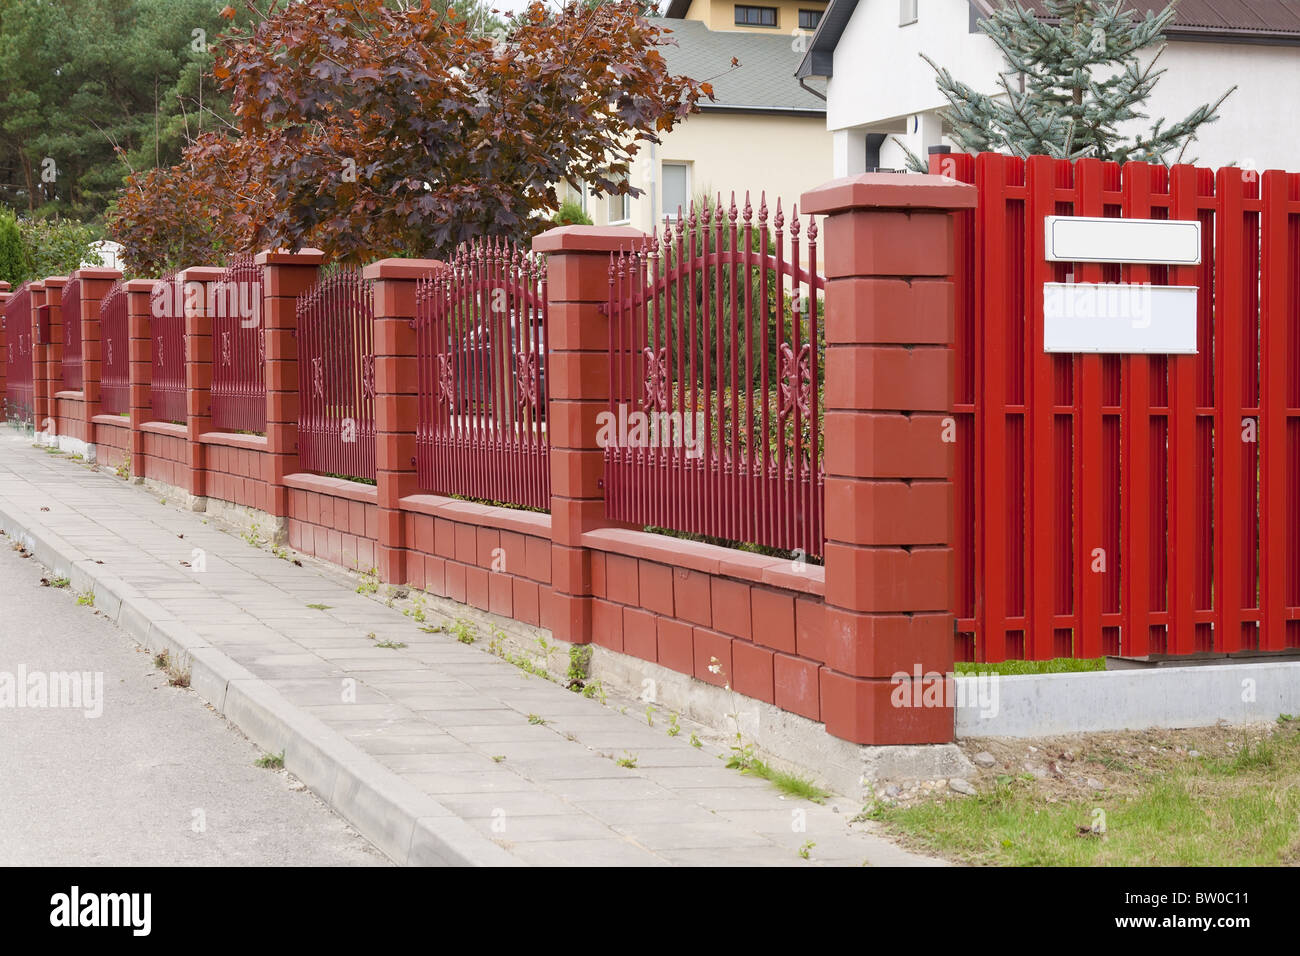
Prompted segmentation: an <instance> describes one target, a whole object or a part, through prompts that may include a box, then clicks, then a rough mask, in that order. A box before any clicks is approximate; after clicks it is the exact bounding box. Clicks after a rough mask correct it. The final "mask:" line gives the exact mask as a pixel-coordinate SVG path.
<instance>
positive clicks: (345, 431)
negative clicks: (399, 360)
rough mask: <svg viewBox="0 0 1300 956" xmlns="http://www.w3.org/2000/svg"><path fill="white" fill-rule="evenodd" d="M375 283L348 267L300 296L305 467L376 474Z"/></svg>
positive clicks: (327, 471)
mask: <svg viewBox="0 0 1300 956" xmlns="http://www.w3.org/2000/svg"><path fill="white" fill-rule="evenodd" d="M374 323H375V299H374V285H373V283H371V282H368V281H366V280H365V279H363V278H362V277H361V273H360V272H353V271H343V272H337V273H335V274H334V275H332V276H329V277H328V278H326V279H324V280H322V281H321V282H318V283H317V284H316V285H315V286H314V287H312V288H311V289H310V290H309V291H307V292H306V293H304V294H303V295H302V296H300V297H299V299H298V395H299V402H300V405H299V412H298V450H299V454H300V455H301V458H302V466H303V468H305V469H306V470H308V471H316V472H322V473H324V474H330V475H341V476H346V477H350V478H364V479H367V480H370V481H374V480H375V338H374V327H375V325H374Z"/></svg>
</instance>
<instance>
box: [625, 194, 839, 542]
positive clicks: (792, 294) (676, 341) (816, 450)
mask: <svg viewBox="0 0 1300 956" xmlns="http://www.w3.org/2000/svg"><path fill="white" fill-rule="evenodd" d="M738 219H739V222H738ZM767 223H768V208H767V201H766V197H763V199H762V200H761V202H760V205H759V209H758V217H757V221H755V218H754V215H753V209H752V207H751V205H750V201H749V197H748V196H746V198H745V206H744V209H743V210H742V211H739V212H738V210H737V208H736V202H735V198H734V197H733V198H732V201H731V207H730V209H729V210H727V211H724V210H723V208H722V202H721V199H719V201H718V203H717V206H716V207H711V205H710V204H709V203H705V207H704V208H703V209H701V210H696V209H695V208H694V206H692V208H691V210H690V214H689V215H688V216H687V217H686V218H685V219H684V220H683V219H682V218H681V216H680V215H679V216H678V220H677V226H676V228H675V229H674V228H673V225H672V223H671V222H669V223H667V224H666V225H665V229H664V233H663V236H662V238H661V239H658V238H657V239H656V240H655V241H654V242H649V243H647V244H646V245H645V246H644V247H643V248H641V249H639V250H636V251H633V252H630V253H616V254H614V255H613V256H612V257H611V259H610V266H609V268H610V293H609V305H608V307H607V312H608V315H609V316H610V351H609V363H610V407H609V414H610V416H611V417H610V423H611V426H612V427H611V428H610V430H609V433H608V435H607V437H608V439H609V440H608V441H607V442H606V443H605V446H604V447H605V507H606V513H607V514H608V516H609V517H610V518H613V519H615V520H619V521H630V522H633V523H635V524H639V525H648V526H655V527H662V528H671V529H674V530H677V531H685V532H688V533H696V534H702V535H709V536H713V537H718V538H725V539H729V540H733V541H742V542H752V543H756V544H762V545H768V546H771V547H777V548H787V549H799V550H802V551H803V552H804V553H805V554H809V555H820V554H821V553H822V550H823V541H824V537H825V517H824V510H825V509H824V495H823V474H822V460H821V452H822V434H821V433H822V401H821V390H822V385H823V382H824V376H823V372H822V367H823V357H824V342H823V340H822V334H821V321H820V312H821V302H822V277H821V276H819V275H818V274H817V224H816V222H815V221H814V220H812V219H809V222H808V227H807V238H806V240H804V239H802V238H801V237H800V224H799V211H798V207H795V209H794V211H793V214H792V215H791V217H790V222H789V240H788V243H787V240H786V237H785V229H786V222H785V216H784V214H783V212H782V211H781V204H780V202H779V201H778V203H777V206H776V214H775V216H774V218H773V220H772V225H773V227H774V232H775V235H774V236H773V234H772V233H770V232H769V230H768V224H767ZM805 260H806V265H803V264H801V263H802V262H804V261H805ZM625 423H626V424H625ZM638 424H640V425H644V426H645V427H644V428H643V429H642V431H641V432H638V431H637V425H638Z"/></svg>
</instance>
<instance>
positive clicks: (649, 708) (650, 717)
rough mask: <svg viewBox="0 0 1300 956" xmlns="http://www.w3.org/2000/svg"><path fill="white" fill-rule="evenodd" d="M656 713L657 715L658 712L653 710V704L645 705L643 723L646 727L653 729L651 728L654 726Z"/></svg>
mask: <svg viewBox="0 0 1300 956" xmlns="http://www.w3.org/2000/svg"><path fill="white" fill-rule="evenodd" d="M657 713H659V711H657V710H655V707H654V704H647V705H646V708H645V722H646V726H648V727H653V726H654V725H655V714H657Z"/></svg>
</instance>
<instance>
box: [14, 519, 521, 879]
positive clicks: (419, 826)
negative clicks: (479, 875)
mask: <svg viewBox="0 0 1300 956" xmlns="http://www.w3.org/2000/svg"><path fill="white" fill-rule="evenodd" d="M0 529H3V530H4V532H5V533H6V534H8V535H9V537H10V538H12V539H13V540H15V541H18V542H20V543H22V544H23V545H24V546H25V547H26V548H27V550H28V551H30V552H32V554H33V556H34V557H35V558H36V560H37V561H39V562H40V563H41V564H43V565H45V567H47V568H49V569H50V571H51V572H52V573H53V574H55V575H57V576H61V577H67V578H68V580H69V587H70V588H71V589H72V590H74V591H77V592H80V593H85V592H88V591H93V592H94V596H95V599H94V607H95V609H96V610H98V611H100V612H101V613H102V614H104V616H105V617H107V618H108V619H109V620H111V621H113V622H114V623H116V624H117V625H118V626H119V627H121V628H122V629H123V630H124V631H126V632H127V633H128V634H130V635H131V636H132V637H134V638H135V639H136V640H137V641H139V642H140V643H141V644H142V645H143V646H144V647H145V648H147V649H148V650H149V652H150V653H151V654H159V653H161V652H162V651H164V650H166V651H167V654H168V657H169V658H170V659H171V660H172V661H173V662H174V663H175V665H176V666H177V667H178V668H179V669H180V670H182V671H188V672H189V674H190V687H191V688H192V689H193V690H194V691H196V692H197V693H198V694H199V696H200V697H202V698H204V699H205V700H207V701H208V702H209V703H210V704H211V705H212V706H213V708H215V709H216V711H217V712H218V713H220V714H222V715H223V716H224V717H226V719H228V720H229V721H230V722H231V723H233V724H234V725H235V726H236V727H238V728H239V729H240V730H241V731H243V732H244V733H245V734H247V735H248V737H249V738H250V739H252V740H253V741H254V742H255V743H256V744H257V745H258V746H259V747H261V748H262V749H263V750H265V751H266V752H267V753H280V752H283V753H284V765H285V768H286V769H287V770H288V771H289V772H290V773H292V774H294V775H295V776H296V777H298V778H299V779H300V780H302V781H303V783H305V784H306V785H307V786H308V787H310V788H311V790H312V791H313V792H314V793H315V794H316V795H317V796H319V797H320V798H321V799H322V800H324V801H325V802H326V803H327V804H329V806H330V807H331V808H333V809H334V810H335V811H336V812H337V813H338V814H339V815H340V816H342V817H343V818H344V819H345V820H347V821H348V822H349V823H351V824H352V825H353V826H354V827H356V828H357V830H358V831H359V832H360V833H361V834H362V835H363V836H364V837H366V839H368V840H370V841H371V842H372V843H374V844H375V846H377V847H378V848H379V849H380V850H382V851H383V852H384V853H385V854H387V855H388V856H389V857H390V858H391V859H392V860H393V861H394V862H396V863H398V864H402V865H409V866H523V865H524V864H523V863H522V861H520V860H518V859H517V858H516V857H514V856H512V855H510V854H509V853H507V852H506V851H505V850H503V849H502V848H501V847H499V846H498V845H497V844H495V843H493V842H492V841H491V840H490V839H488V838H487V837H486V836H483V835H482V834H480V833H479V832H478V831H477V830H475V829H474V828H473V827H472V826H470V825H469V824H468V823H466V822H465V821H464V820H462V819H460V818H459V817H458V816H456V815H455V814H454V813H452V811H451V810H449V809H447V808H446V807H445V806H443V805H442V804H441V803H439V802H438V801H437V800H435V799H433V798H432V797H430V796H429V795H428V794H425V793H423V792H421V791H420V790H418V789H417V788H416V787H414V786H412V785H411V784H410V783H408V782H407V781H405V780H403V779H402V777H401V776H400V775H398V774H397V773H394V772H393V771H392V770H389V769H388V768H387V767H385V766H384V765H383V764H381V763H380V762H379V761H377V760H376V759H375V758H374V757H372V756H370V755H369V754H367V753H366V752H365V751H363V750H362V749H361V748H360V747H358V746H356V745H355V744H353V743H350V742H349V741H348V740H347V739H346V738H345V737H343V736H342V735H341V734H339V733H337V732H336V731H333V730H331V729H330V728H329V727H327V726H326V725H325V724H324V723H322V722H321V721H320V720H318V719H317V718H315V717H313V716H311V715H310V714H308V713H305V712H304V711H301V710H299V709H298V708H297V707H295V706H293V705H292V704H290V703H289V702H288V701H287V700H285V699H284V698H283V697H282V696H281V695H280V694H279V692H278V691H276V690H275V689H274V688H272V687H270V686H269V685H268V684H267V683H266V682H265V681H263V680H261V679H260V678H258V677H255V676H254V675H253V674H252V673H250V672H249V671H248V670H247V669H246V668H244V667H243V666H241V665H240V664H238V663H236V662H235V661H234V660H232V659H231V658H229V657H227V656H226V654H224V653H223V652H222V651H221V650H220V649H219V648H216V647H213V646H211V645H209V644H208V643H207V642H206V641H205V640H204V639H203V638H202V637H201V636H200V635H199V634H198V633H196V632H195V631H194V630H193V629H191V628H189V627H187V626H186V625H185V624H184V622H182V621H180V620H179V619H177V618H176V617H174V616H173V615H171V614H169V613H168V612H167V611H165V610H164V609H163V608H162V607H161V606H160V605H158V604H157V603H155V602H154V601H151V600H150V599H149V598H147V597H145V596H144V595H143V594H141V593H140V592H139V591H138V590H137V589H136V588H135V587H134V586H133V585H132V584H130V583H129V582H127V581H124V580H122V579H121V578H119V577H116V576H115V575H113V574H112V573H111V572H110V571H109V570H108V568H107V567H106V566H105V565H103V564H101V563H99V562H98V561H97V560H95V559H94V558H91V557H90V556H88V555H86V554H85V553H83V552H82V551H81V550H79V549H78V548H77V547H75V546H74V545H72V544H71V543H69V542H68V541H66V540H64V539H63V538H62V537H60V536H59V535H58V534H56V533H55V532H53V531H51V530H50V529H48V528H46V527H45V526H44V525H43V524H42V523H41V522H40V520H39V519H36V518H34V517H33V516H32V515H30V514H28V513H25V512H24V511H23V510H21V509H17V508H14V507H13V506H12V505H8V504H0Z"/></svg>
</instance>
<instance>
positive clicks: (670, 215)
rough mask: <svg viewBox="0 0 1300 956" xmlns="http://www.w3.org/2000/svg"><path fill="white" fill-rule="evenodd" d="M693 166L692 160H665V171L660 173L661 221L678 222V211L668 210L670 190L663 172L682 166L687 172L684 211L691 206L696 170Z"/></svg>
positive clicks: (683, 202) (683, 200)
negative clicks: (692, 185)
mask: <svg viewBox="0 0 1300 956" xmlns="http://www.w3.org/2000/svg"><path fill="white" fill-rule="evenodd" d="M693 165H694V164H693V163H691V162H690V160H685V159H665V160H664V161H663V169H661V170H660V171H659V190H660V193H661V195H660V197H659V203H660V207H661V209H660V216H659V218H660V219H671V220H673V221H674V222H676V221H677V210H675V209H668V208H667V199H668V195H667V194H668V190H667V188H666V186H665V183H666V182H667V177H666V176H665V175H664V171H663V170H664V169H667V168H668V167H669V166H680V167H681V168H682V169H684V170H686V194H685V196H683V197H682V209H683V210H685V209H688V208H689V207H690V204H691V180H692V179H693V178H694V176H693V173H694V170H693V169H692V166H693Z"/></svg>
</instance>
